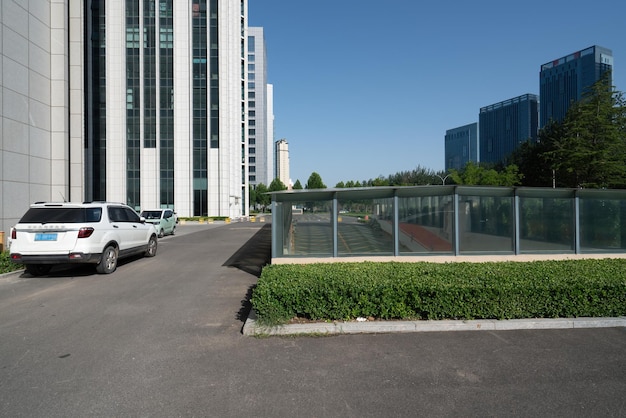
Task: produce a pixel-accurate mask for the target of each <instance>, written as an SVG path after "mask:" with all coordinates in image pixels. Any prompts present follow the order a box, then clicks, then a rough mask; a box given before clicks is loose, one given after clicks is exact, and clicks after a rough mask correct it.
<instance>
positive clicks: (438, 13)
mask: <svg viewBox="0 0 626 418" xmlns="http://www.w3.org/2000/svg"><path fill="white" fill-rule="evenodd" d="M248 8H249V9H248V23H249V25H250V26H261V27H263V28H264V32H265V38H266V47H267V63H268V69H267V70H268V81H269V83H271V84H273V85H274V116H275V120H274V124H275V127H274V130H275V139H276V140H278V139H281V138H285V139H287V141H288V143H289V152H290V162H291V165H290V171H291V178H292V180H293V181H294V182H295V181H296V180H300V182H301V183H302V185H305V184H306V181H307V180H308V178H309V176H310V175H311V173H312V172H317V173H319V174H320V176H321V177H322V180H323V181H324V183H325V184H326V185H327V186H329V187H333V186H335V184H336V183H337V182H339V181H348V180H355V181H357V180H358V181H363V180H369V179H373V178H376V177H378V176H383V177H387V176H388V175H390V174H394V173H397V172H399V171H407V170H413V169H415V168H416V167H417V166H421V167H426V168H430V169H433V170H443V169H444V136H445V132H446V130H447V129H451V128H455V127H458V126H462V125H465V124H468V123H473V122H477V121H478V113H479V110H480V108H481V107H483V106H488V105H490V104H494V103H497V102H500V101H503V100H507V99H510V98H513V97H517V96H519V95H522V94H526V93H532V94H539V69H540V66H541V65H542V64H545V63H547V62H549V61H552V60H553V59H556V58H560V57H562V56H565V55H568V54H570V53H572V52H575V51H578V50H581V49H584V48H587V47H589V46H592V45H600V46H603V47H605V48H609V49H611V50H612V51H613V57H614V74H613V84H614V85H615V86H616V87H617V89H618V90H620V91H625V90H626V20H624V19H625V17H626V2H624V1H623V0H595V1H580V0H541V1H539V0H526V1H524V2H508V1H502V0H500V1H496V0H476V1H466V0H443V1H432V2H422V1H416V0H390V1H388V2H380V1H373V0H317V1H300V0H248Z"/></svg>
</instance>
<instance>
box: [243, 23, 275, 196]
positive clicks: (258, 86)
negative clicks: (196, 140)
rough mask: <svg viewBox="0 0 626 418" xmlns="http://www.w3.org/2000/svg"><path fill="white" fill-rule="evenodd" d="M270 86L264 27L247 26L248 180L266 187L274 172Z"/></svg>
mask: <svg viewBox="0 0 626 418" xmlns="http://www.w3.org/2000/svg"><path fill="white" fill-rule="evenodd" d="M272 94H273V89H272V86H271V85H268V84H267V64H266V49H265V37H264V32H263V28H258V27H250V28H248V170H249V174H248V180H249V182H250V185H252V186H257V185H258V184H261V183H263V184H265V185H266V186H269V185H270V183H271V182H272V180H274V177H273V171H274V164H273V161H274V159H273V158H274V152H273V149H272V147H273V144H274V138H273V133H274V127H273V115H272V105H273V98H272Z"/></svg>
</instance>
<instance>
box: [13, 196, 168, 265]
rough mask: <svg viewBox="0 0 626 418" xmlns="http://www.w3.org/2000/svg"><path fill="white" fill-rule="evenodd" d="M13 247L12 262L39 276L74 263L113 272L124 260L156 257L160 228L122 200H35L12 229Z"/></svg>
mask: <svg viewBox="0 0 626 418" xmlns="http://www.w3.org/2000/svg"><path fill="white" fill-rule="evenodd" d="M10 251H11V260H12V261H13V262H15V263H18V264H23V265H24V266H25V267H26V271H27V272H28V273H30V274H32V275H34V276H39V275H42V274H47V273H48V272H49V271H50V269H51V268H52V266H53V265H55V264H75V263H91V264H95V265H96V271H97V272H98V273H101V274H108V273H113V272H114V271H115V269H116V267H117V260H118V259H119V258H122V257H127V256H131V255H135V254H141V253H143V254H144V255H145V256H146V257H154V256H155V255H156V251H157V231H156V229H155V228H154V225H152V224H150V223H146V222H145V219H143V218H140V217H139V215H138V214H137V212H135V211H134V210H133V209H131V208H130V207H129V206H127V205H124V204H121V203H108V202H93V203H35V204H32V205H31V206H30V209H29V210H28V211H27V212H26V214H24V216H23V217H22V219H20V221H19V222H18V223H17V224H16V225H15V227H14V228H13V229H12V230H11V250H10Z"/></svg>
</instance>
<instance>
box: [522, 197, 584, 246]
mask: <svg viewBox="0 0 626 418" xmlns="http://www.w3.org/2000/svg"><path fill="white" fill-rule="evenodd" d="M519 201H520V210H519V216H520V252H522V253H540V252H559V253H568V252H574V251H575V244H574V201H573V199H571V198H570V199H568V198H550V197H520V199H519Z"/></svg>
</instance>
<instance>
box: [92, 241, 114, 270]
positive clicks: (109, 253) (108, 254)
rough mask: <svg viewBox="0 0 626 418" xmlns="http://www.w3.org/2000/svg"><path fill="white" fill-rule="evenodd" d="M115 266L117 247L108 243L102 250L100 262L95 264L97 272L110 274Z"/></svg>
mask: <svg viewBox="0 0 626 418" xmlns="http://www.w3.org/2000/svg"><path fill="white" fill-rule="evenodd" d="M116 268H117V248H115V247H114V246H112V245H109V246H108V247H106V248H105V249H104V251H102V257H101V258H100V262H99V263H98V264H97V265H96V271H97V272H98V273H99V274H111V273H113V272H114V271H115V269H116Z"/></svg>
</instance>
